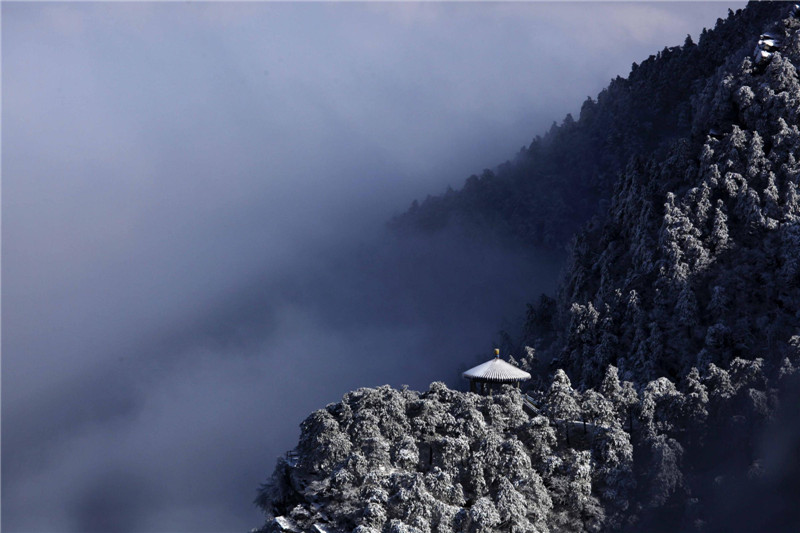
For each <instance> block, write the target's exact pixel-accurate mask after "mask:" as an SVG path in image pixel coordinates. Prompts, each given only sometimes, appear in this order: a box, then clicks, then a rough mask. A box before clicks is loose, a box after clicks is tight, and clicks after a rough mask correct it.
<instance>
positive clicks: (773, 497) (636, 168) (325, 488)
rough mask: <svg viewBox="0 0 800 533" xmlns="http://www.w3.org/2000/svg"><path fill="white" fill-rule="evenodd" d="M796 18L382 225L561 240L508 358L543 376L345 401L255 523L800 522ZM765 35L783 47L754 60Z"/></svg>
mask: <svg viewBox="0 0 800 533" xmlns="http://www.w3.org/2000/svg"><path fill="white" fill-rule="evenodd" d="M791 7H792V6H791V5H789V4H784V3H751V4H749V5H748V7H747V8H746V9H744V10H741V11H739V12H736V13H730V14H729V17H728V19H727V20H724V21H722V20H719V21H717V25H716V27H715V28H714V29H713V30H709V31H704V32H703V35H702V36H701V38H700V39H699V42H698V43H697V44H696V45H695V44H693V43H691V42H690V41H689V40H688V39H687V42H686V43H685V44H684V46H682V47H676V48H672V49H665V50H664V51H662V52H661V53H659V54H658V55H657V56H651V58H649V59H648V60H646V61H644V62H643V63H642V64H641V65H638V66H637V65H634V68H633V70H632V72H631V74H630V76H629V77H628V78H627V79H622V78H618V79H617V80H614V81H613V82H612V83H611V85H610V86H609V88H608V89H606V90H605V91H603V93H601V94H600V95H599V97H598V99H597V101H593V100H589V101H587V102H586V103H585V104H584V106H583V109H582V111H581V116H580V118H579V120H577V121H575V120H573V119H572V118H571V117H569V116H568V117H567V119H566V120H565V121H564V123H563V124H562V125H561V126H556V127H554V128H552V129H551V131H550V132H549V133H548V134H547V135H545V137H543V138H541V139H536V140H535V141H534V142H533V144H532V145H531V146H530V147H529V148H527V149H524V150H523V151H522V152H520V154H519V156H518V157H517V159H516V160H515V161H513V162H509V163H506V164H504V165H501V166H500V167H498V169H497V170H496V171H494V172H492V171H486V172H484V174H483V175H482V176H481V177H480V178H477V177H471V178H469V179H468V180H467V182H466V184H465V186H464V188H463V189H462V190H460V191H458V192H456V191H450V192H448V193H447V194H445V195H444V196H440V197H435V198H429V199H428V200H427V201H425V202H423V203H422V204H421V205H416V204H415V205H414V206H412V209H411V210H410V211H409V212H407V213H405V214H403V215H401V216H399V217H397V218H395V219H394V220H393V221H392V222H391V224H390V225H391V227H392V228H393V229H394V230H395V231H398V232H400V233H403V232H411V233H413V232H420V231H422V232H435V231H438V230H440V229H441V228H444V227H446V226H448V225H458V226H460V227H463V228H467V229H469V228H470V227H474V228H482V229H485V228H489V229H490V230H491V231H492V232H493V233H494V235H496V236H497V238H498V239H500V240H504V241H507V242H511V243H516V244H517V245H519V246H530V245H542V244H544V245H547V246H552V247H560V246H564V244H565V243H566V242H570V243H571V244H570V246H569V249H570V253H571V258H570V261H569V264H568V265H567V267H566V268H565V271H564V275H563V281H562V284H561V286H560V288H559V291H558V294H556V295H554V296H553V297H550V296H545V295H543V296H542V298H541V300H540V302H539V303H538V304H537V305H531V306H530V307H529V312H528V322H527V325H526V328H525V334H524V337H523V338H522V339H520V340H519V342H518V347H517V349H516V351H515V354H514V355H515V356H516V357H517V359H518V360H519V364H520V365H521V366H523V367H525V368H527V369H530V370H531V371H532V373H534V374H536V375H537V376H536V379H535V380H533V384H532V385H531V386H530V387H529V388H528V390H526V391H525V393H524V395H523V394H522V393H520V392H519V391H517V390H516V389H513V388H510V387H506V388H503V389H502V390H499V391H497V393H496V394H494V395H493V396H489V397H483V396H478V395H475V394H472V393H462V392H458V391H453V390H450V389H448V388H447V387H446V386H445V385H444V384H442V383H434V384H432V385H431V387H430V389H429V390H428V391H426V392H423V393H418V392H413V391H408V390H402V391H398V390H394V389H391V388H389V387H382V388H379V389H361V390H358V391H354V392H352V393H349V394H347V395H345V397H344V398H343V399H342V401H341V402H339V403H336V404H331V405H329V406H327V407H326V408H325V409H322V410H319V411H317V412H315V413H313V414H312V415H311V416H310V417H309V418H308V419H307V420H306V421H305V422H303V424H302V426H301V437H300V443H299V445H298V447H297V448H296V449H295V450H293V451H292V452H290V453H289V454H288V455H287V456H286V457H285V458H282V459H280V460H279V461H278V465H277V467H276V470H275V472H274V474H273V475H272V477H271V478H270V480H269V481H268V482H267V483H266V484H265V485H263V486H262V487H261V489H260V490H259V495H258V498H257V503H258V504H259V505H260V506H261V507H262V508H263V509H264V510H265V512H266V513H267V521H266V524H265V525H264V526H263V528H262V529H261V531H264V532H272V531H353V532H357V533H375V532H386V533H401V532H409V533H411V532H426V533H427V532H442V533H444V532H454V531H469V532H490V531H520V532H521V531H539V532H545V531H551V532H555V531H797V530H798V528H800V511H798V509H796V506H795V503H796V501H798V497H800V490H798V485H797V479H800V459H798V458H800V406H799V405H798V402H797V394H798V392H800V198H799V196H800V192H798V187H800V129H799V128H798V126H800V124H799V123H798V118H800V79H798V72H797V70H796V65H800V18H797V16H795V15H793V14H792V11H791V9H790V8H791ZM765 32H772V33H774V34H775V36H776V39H773V40H777V41H780V42H779V43H773V45H772V46H769V47H770V48H775V49H774V50H772V51H771V52H770V53H767V54H764V55H758V56H756V55H754V49H756V45H757V44H758V43H759V35H761V34H763V33H765ZM759 46H760V47H761V48H760V49H762V50H763V49H765V48H766V47H768V45H767V44H760V45H759ZM756 51H758V50H756ZM756 57H758V60H756Z"/></svg>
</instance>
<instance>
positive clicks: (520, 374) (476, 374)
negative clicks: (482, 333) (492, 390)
mask: <svg viewBox="0 0 800 533" xmlns="http://www.w3.org/2000/svg"><path fill="white" fill-rule="evenodd" d="M462 375H463V376H464V377H465V378H467V379H475V380H479V381H491V382H494V383H512V382H515V381H525V380H526V379H531V375H530V374H528V373H527V372H525V371H524V370H520V369H519V368H517V367H515V366H514V365H512V364H511V363H507V362H506V361H503V360H502V359H500V357H495V358H494V359H491V360H489V361H486V362H485V363H483V364H482V365H478V366H476V367H473V368H470V369H469V370H467V371H466V372H464V373H463V374H462Z"/></svg>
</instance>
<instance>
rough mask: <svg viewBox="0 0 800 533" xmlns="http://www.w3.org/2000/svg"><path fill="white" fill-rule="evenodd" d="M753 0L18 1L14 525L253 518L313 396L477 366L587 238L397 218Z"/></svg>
mask: <svg viewBox="0 0 800 533" xmlns="http://www.w3.org/2000/svg"><path fill="white" fill-rule="evenodd" d="M740 5H741V4H736V5H734V6H733V7H739V6H740ZM727 9H728V4H721V3H713V4H695V3H692V4H687V3H681V4H661V3H650V4H633V3H631V4H624V3H614V4H600V3H597V4H594V3H592V4H586V3H581V4H570V3H567V4H548V3H531V4H528V3H511V4H505V3H503V4H488V3H486V4H482V3H475V4H473V3H465V4H414V3H386V4H383V3H379V4H356V3H353V4H349V3H348V4H328V3H322V4H317V3H279V4H271V3H270V4H266V3H241V4H239V3H237V4H228V3H226V4H206V3H200V4H177V3H125V4H112V3H97V4H85V3H75V4H68V3H58V4H22V3H17V4H8V3H3V5H2V45H3V46H2V50H3V52H2V66H3V83H2V91H3V114H2V129H3V132H2V133H3V157H2V173H3V198H2V228H3V234H2V237H3V239H2V274H3V282H4V283H3V293H2V309H3V315H2V329H3V337H2V356H3V358H2V420H3V427H2V430H3V431H2V472H3V476H2V494H3V502H2V503H3V514H2V527H3V530H4V531H80V532H89V531H105V532H108V531H132V532H144V531H172V532H176V531H215V532H216V531H244V530H247V529H249V528H251V527H256V526H258V525H259V524H260V522H261V517H260V515H259V512H258V511H257V510H256V509H255V507H254V506H253V505H252V503H251V502H252V499H253V498H254V496H255V490H256V488H257V487H258V484H259V483H261V482H263V481H265V480H266V478H267V477H268V476H269V474H270V472H271V470H272V468H273V466H274V463H275V460H276V458H277V456H278V455H280V454H282V453H283V452H285V451H286V450H288V449H290V448H292V447H293V446H294V444H295V442H296V439H297V436H298V425H299V423H300V422H301V421H302V420H303V418H305V416H307V415H308V414H309V413H310V412H311V411H313V410H315V409H318V408H321V407H324V405H325V404H327V403H329V402H333V401H337V400H338V399H339V398H341V396H342V394H344V393H345V392H347V391H348V390H351V389H353V388H358V387H364V386H376V385H382V384H386V383H388V384H391V385H393V386H398V387H399V386H402V385H404V384H405V385H408V386H410V387H412V388H418V389H419V388H427V386H428V384H429V383H430V382H431V381H434V380H441V381H445V382H447V383H448V384H450V385H451V386H454V387H456V386H459V385H462V386H463V384H462V383H461V382H460V380H459V373H460V371H462V370H464V369H465V368H467V367H468V366H471V365H472V364H475V363H477V362H478V361H480V360H481V359H482V358H485V357H487V356H488V355H489V354H490V353H491V348H492V347H493V346H494V345H495V343H496V342H497V341H498V337H497V336H498V333H499V331H501V330H503V331H508V332H510V333H512V334H513V333H514V331H515V328H519V326H520V323H521V320H522V317H523V314H524V311H525V304H526V303H527V302H532V301H535V300H536V298H537V297H538V295H539V294H540V293H542V292H546V293H552V292H553V291H554V289H555V286H556V283H557V280H558V273H559V269H560V267H561V266H562V264H563V260H564V258H565V254H564V253H563V252H555V251H544V250H518V249H512V248H509V247H506V246H503V245H500V244H492V243H491V242H490V241H488V240H487V239H474V238H472V237H471V236H467V235H462V234H460V233H458V231H455V230H454V231H452V232H450V233H442V234H439V235H435V236H432V237H417V238H400V237H397V236H393V235H391V234H389V233H387V232H386V230H385V229H384V224H385V222H386V221H387V220H388V219H389V218H390V217H391V216H392V215H394V214H397V213H399V212H401V211H402V210H404V209H405V208H406V207H407V206H408V205H409V204H410V203H411V201H412V200H413V199H415V198H424V197H425V195H427V194H437V193H440V192H442V191H444V190H445V188H446V187H447V186H452V187H454V188H457V187H460V186H461V184H462V183H463V180H464V179H465V178H466V177H467V176H468V175H470V174H472V173H477V172H480V171H481V170H482V169H483V168H487V167H493V166H495V165H497V164H498V163H501V162H502V161H504V160H506V159H509V158H512V157H513V156H514V154H515V153H516V151H517V150H518V149H519V148H518V147H520V146H523V145H527V144H528V143H529V142H530V140H531V138H532V137H533V136H535V135H537V134H540V133H542V132H544V131H545V130H546V129H547V128H548V127H549V126H550V124H551V123H552V122H553V121H554V120H557V121H560V120H561V119H562V118H563V117H564V115H565V114H566V113H568V112H572V113H576V112H577V111H578V110H579V109H580V104H581V102H582V101H583V100H585V98H586V97H587V96H589V95H592V96H595V95H596V94H597V93H598V92H599V91H600V90H601V89H602V88H603V87H604V86H605V85H606V84H607V83H608V81H609V80H610V79H611V78H613V77H615V76H617V75H626V74H627V72H628V70H629V69H630V65H631V63H632V62H633V61H641V60H642V59H644V58H646V57H647V56H648V55H650V54H652V53H655V52H656V51H657V50H660V49H661V48H663V47H664V46H672V45H677V44H680V43H682V42H683V39H684V38H685V36H686V34H687V33H691V34H692V35H693V36H695V37H696V36H697V34H698V33H699V31H700V30H701V29H702V26H703V25H713V22H714V21H715V20H716V17H723V16H725V14H726V11H727ZM565 244H566V243H565Z"/></svg>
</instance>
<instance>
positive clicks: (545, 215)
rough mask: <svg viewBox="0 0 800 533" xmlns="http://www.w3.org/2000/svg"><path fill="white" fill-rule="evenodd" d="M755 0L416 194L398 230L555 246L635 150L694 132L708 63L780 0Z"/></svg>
mask: <svg viewBox="0 0 800 533" xmlns="http://www.w3.org/2000/svg"><path fill="white" fill-rule="evenodd" d="M787 7H788V6H787V5H785V4H776V3H766V2H765V3H757V4H752V5H750V6H749V7H748V8H747V9H746V10H744V11H741V12H739V13H738V14H736V15H734V13H732V12H731V13H729V16H728V18H727V19H726V20H722V19H718V20H717V23H716V26H715V27H714V29H713V30H709V31H704V32H703V34H702V35H701V36H700V39H699V42H698V43H697V44H695V43H693V42H691V40H689V39H687V41H686V43H684V45H683V46H674V47H671V48H664V50H662V51H661V52H659V53H658V54H656V55H652V56H650V57H649V58H648V59H646V60H645V61H643V62H642V63H641V64H640V65H636V64H634V65H633V68H632V70H631V73H630V75H629V76H628V78H621V77H617V78H616V79H614V80H612V81H611V83H610V85H609V86H608V88H607V89H605V90H603V91H602V92H601V93H600V94H599V95H598V96H597V99H596V100H593V99H591V98H589V99H587V100H586V102H584V104H583V106H582V107H581V111H580V116H579V117H578V119H577V120H575V119H574V118H573V117H572V116H571V115H568V116H567V117H566V118H565V119H564V121H563V123H562V124H561V125H560V126H557V125H556V124H555V123H554V124H553V127H552V128H551V129H550V131H549V132H548V133H547V134H545V135H544V136H543V137H538V136H537V137H536V139H534V141H533V142H532V143H531V145H530V146H529V147H527V148H523V149H522V150H521V151H520V152H519V154H518V155H517V156H516V157H515V158H514V160H513V161H509V162H506V163H504V164H502V165H500V166H499V167H497V168H496V169H495V170H484V171H483V173H482V174H481V175H480V176H476V175H473V176H470V177H469V178H468V179H467V180H466V182H465V184H464V186H463V188H462V189H461V190H459V191H452V190H449V191H448V192H447V193H446V194H444V195H441V196H429V197H428V198H427V199H426V200H425V201H424V202H422V203H421V204H418V203H417V202H416V201H415V202H414V204H413V205H412V207H411V209H410V210H409V211H408V212H406V213H404V214H403V215H400V216H398V217H396V218H395V219H393V220H392V221H391V223H390V227H392V228H394V229H395V230H397V231H400V232H415V231H425V232H435V231H437V230H438V229H441V228H443V227H445V226H447V225H449V224H460V225H464V226H466V227H467V228H471V227H473V228H482V229H485V228H491V229H493V230H494V232H493V235H494V238H497V239H501V240H507V241H512V242H518V243H523V244H528V245H531V244H532V245H542V244H544V245H547V246H551V247H558V248H562V247H564V246H565V245H566V243H568V242H569V240H570V238H571V237H572V235H574V234H575V232H576V231H577V229H578V228H580V227H581V226H582V225H583V224H584V223H585V222H586V221H587V220H588V219H589V218H591V217H592V216H593V215H594V214H595V213H596V212H597V210H598V205H599V202H600V201H601V200H603V199H608V198H609V197H610V195H611V192H612V187H613V183H614V182H615V180H616V177H617V175H618V173H619V172H620V171H622V170H623V169H624V168H625V166H626V165H627V162H628V161H629V160H630V159H631V157H633V156H634V155H637V154H647V155H655V157H656V159H659V158H660V156H659V154H663V153H664V152H665V151H666V149H667V148H668V147H669V146H670V144H671V142H672V141H674V140H675V139H677V138H689V137H690V136H692V135H694V136H695V137H697V136H704V135H705V133H706V132H707V130H702V129H696V128H695V129H693V125H695V126H696V125H697V124H699V123H704V122H706V121H705V120H700V121H698V120H697V117H696V115H697V112H698V110H697V109H696V106H693V103H692V102H693V100H694V99H695V98H696V97H697V96H698V95H699V94H700V93H701V92H702V90H703V88H704V87H705V86H706V85H707V83H708V81H709V79H711V78H712V77H713V76H714V74H715V72H716V70H717V69H718V68H719V67H720V66H722V65H723V64H725V63H726V62H729V61H736V62H738V61H739V60H741V58H742V57H744V56H745V55H747V54H749V53H750V52H751V50H752V49H753V47H754V46H755V44H756V40H757V38H758V35H759V33H760V32H761V31H763V28H764V27H765V26H766V25H768V23H769V22H770V21H775V20H777V19H778V18H779V17H780V14H781V13H783V12H785V11H786V9H787Z"/></svg>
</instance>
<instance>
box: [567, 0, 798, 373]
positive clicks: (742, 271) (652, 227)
mask: <svg viewBox="0 0 800 533" xmlns="http://www.w3.org/2000/svg"><path fill="white" fill-rule="evenodd" d="M759 6H760V4H759ZM767 29H770V30H773V31H777V32H778V33H780V34H782V35H784V36H785V39H784V45H783V47H782V48H781V49H780V51H778V52H776V53H775V55H774V57H773V58H772V60H771V61H770V62H769V64H768V65H762V66H757V65H755V64H754V63H753V62H752V61H751V56H750V55H749V54H748V55H747V56H744V57H741V54H735V55H733V56H731V59H730V60H729V61H726V64H725V66H724V67H723V68H721V69H720V70H719V71H718V72H717V73H716V74H715V75H714V76H713V77H712V78H711V79H710V80H709V82H708V83H707V84H706V86H705V87H703V88H702V90H700V91H698V93H697V94H696V95H695V97H694V99H693V102H694V109H695V112H694V117H695V120H694V123H693V125H692V127H693V129H694V130H696V131H703V130H707V129H708V128H710V127H712V126H713V125H719V124H724V126H722V127H721V128H722V132H721V133H720V134H719V136H718V137H716V138H715V137H712V136H705V137H704V138H703V139H702V140H694V141H693V140H691V139H684V140H680V141H679V142H677V143H674V145H673V147H672V148H671V149H670V150H669V151H667V152H666V157H665V158H664V160H663V161H662V160H660V159H659V158H658V156H650V157H647V158H643V157H638V158H634V159H633V160H632V161H631V163H630V164H629V165H628V167H627V169H626V170H625V172H624V173H622V176H621V178H620V180H619V181H618V182H617V184H616V186H615V191H614V194H613V197H612V200H611V206H610V209H609V210H608V212H607V214H606V215H605V216H603V217H602V221H601V219H600V217H598V219H597V220H596V223H595V224H594V225H590V226H589V227H588V228H587V229H586V230H585V231H583V232H581V233H580V234H579V235H578V238H577V241H576V243H575V246H574V249H573V258H572V263H571V266H570V268H569V269H568V270H567V276H566V282H565V284H564V285H563V286H562V289H561V295H560V301H559V304H560V305H559V309H560V310H561V313H562V314H561V315H560V317H559V319H560V321H561V322H560V325H561V328H562V332H563V336H562V343H563V344H561V346H562V347H563V349H564V354H563V357H562V363H563V364H564V365H565V368H567V369H568V370H569V371H570V372H571V373H572V374H573V375H574V376H575V377H577V378H579V379H580V381H581V382H582V383H583V384H585V385H587V386H591V385H592V384H595V383H597V382H598V381H599V379H601V377H602V371H603V369H604V368H605V367H606V366H607V365H608V364H614V365H618V366H619V367H620V370H621V372H622V373H623V375H625V376H627V378H628V379H634V380H635V381H640V382H644V381H647V380H649V379H654V378H656V377H658V376H668V377H670V378H672V379H676V378H677V377H678V376H680V375H683V374H685V373H686V372H688V370H689V369H690V368H691V367H692V366H698V367H703V366H706V365H708V363H712V362H713V363H715V364H718V365H727V364H728V363H729V362H730V361H731V360H732V359H734V358H736V357H741V358H743V359H754V358H756V357H765V358H766V359H767V360H768V361H769V362H770V363H772V364H779V363H780V361H781V360H782V358H783V357H785V356H786V355H788V354H789V353H790V352H791V351H792V350H793V348H792V347H791V346H790V345H789V341H790V339H791V338H792V337H793V336H794V335H797V334H798V333H800V315H798V311H799V310H800V268H798V257H799V256H800V224H799V222H800V218H798V217H800V203H799V198H798V186H799V185H800V163H799V162H798V154H800V130H798V117H799V116H800V83H798V73H797V70H796V67H795V65H798V64H800V32H798V30H800V20H798V19H796V18H786V19H784V20H783V21H782V22H780V23H778V24H775V25H767V24H765V26H764V27H763V28H762V29H761V31H765V30H767ZM757 33H758V32H757Z"/></svg>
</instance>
